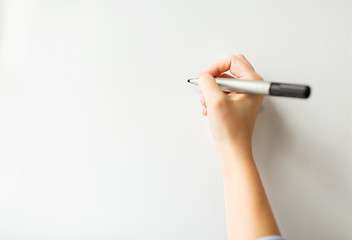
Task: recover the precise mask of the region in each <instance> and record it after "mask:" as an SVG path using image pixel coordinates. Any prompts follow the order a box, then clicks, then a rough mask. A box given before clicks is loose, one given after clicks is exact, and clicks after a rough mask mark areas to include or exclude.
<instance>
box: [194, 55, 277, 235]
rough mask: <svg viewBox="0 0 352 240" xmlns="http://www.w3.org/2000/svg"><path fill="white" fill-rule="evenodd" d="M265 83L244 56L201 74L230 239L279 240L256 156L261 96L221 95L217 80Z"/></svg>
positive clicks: (201, 85)
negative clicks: (275, 239) (254, 137)
mask: <svg viewBox="0 0 352 240" xmlns="http://www.w3.org/2000/svg"><path fill="white" fill-rule="evenodd" d="M228 70H229V71H230V72H231V73H232V74H233V75H234V76H235V77H236V78H238V79H251V80H263V78H262V77H261V76H260V75H259V74H258V73H256V72H255V70H254V68H253V67H252V65H251V64H250V63H249V62H248V60H247V59H246V58H245V57H244V56H243V55H241V54H240V55H231V56H228V57H226V58H223V59H220V60H218V61H216V62H215V63H214V64H213V65H212V66H210V67H209V68H208V69H207V70H206V71H204V72H202V73H201V74H200V75H199V80H198V88H199V91H200V92H201V93H202V94H203V98H202V99H201V101H200V102H201V104H202V106H203V111H202V114H203V115H204V116H208V121H209V126H210V130H211V133H212V136H213V140H214V145H215V148H216V151H217V153H218V156H219V160H220V163H221V167H222V172H223V180H224V191H225V208H226V224H227V233H228V239H229V240H235V239H236V240H237V239H238V240H246V239H256V238H259V237H263V236H269V235H278V236H279V235H280V231H279V228H278V226H277V223H276V221H275V218H274V215H273V212H272V210H271V207H270V204H269V201H268V199H267V196H266V194H265V191H264V187H263V184H262V182H261V179H260V176H259V173H258V170H257V167H256V165H255V162H254V159H253V155H252V133H253V128H254V124H255V121H256V118H257V115H258V112H259V109H260V106H261V104H262V102H263V96H259V95H251V94H243V93H236V92H231V93H228V92H223V91H222V90H221V89H220V88H219V86H218V85H217V84H216V82H215V79H214V77H231V76H230V75H227V74H225V73H224V72H227V71H228Z"/></svg>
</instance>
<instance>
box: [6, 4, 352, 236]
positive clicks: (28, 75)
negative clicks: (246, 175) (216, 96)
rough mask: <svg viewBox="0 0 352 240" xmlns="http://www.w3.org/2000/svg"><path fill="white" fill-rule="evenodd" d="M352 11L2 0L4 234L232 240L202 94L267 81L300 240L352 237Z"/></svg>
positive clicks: (273, 147)
mask: <svg viewBox="0 0 352 240" xmlns="http://www.w3.org/2000/svg"><path fill="white" fill-rule="evenodd" d="M351 7H352V6H351V3H350V2H349V1H347V0H346V1H185V0H179V1H157V0H151V1H143V0H139V1H133V0H132V1H123V0H120V1H112V0H111V1H108V0H102V1H101V0H100V1H98V0H96V1H94V0H90V1H88V0H86V1H83V0H82V1H79V0H73V1H72V0H70V1H69V0H61V1H54V0H51V1H44V0H37V1H34V0H32V1H26V0H6V1H5V0H3V1H0V51H1V52H0V79H1V80H0V98H1V99H0V112H1V115H0V116H1V117H0V146H1V147H0V239H36V240H39V239H178V240H179V239H192V240H193V239H202V240H205V239H209V240H210V239H226V229H225V209H224V199H223V186H222V176H221V170H220V166H219V163H218V160H217V156H216V153H215V150H214V148H213V145H212V139H211V135H210V131H209V130H208V125H207V120H206V118H205V117H203V116H202V115H201V105H200V103H199V100H200V98H201V96H200V95H199V93H198V91H197V89H196V88H195V87H194V86H190V85H188V84H187V83H186V79H187V78H189V77H195V76H197V75H198V73H199V72H201V71H203V70H205V69H206V68H207V67H208V66H209V65H210V64H212V63H213V62H214V61H215V60H217V59H219V58H222V57H225V56H227V55H229V54H236V53H242V54H244V55H245V56H246V57H247V59H248V60H249V61H250V62H251V63H252V64H253V66H254V68H255V69H256V71H258V72H259V73H260V74H261V75H262V76H263V77H264V79H266V80H270V81H279V82H288V83H303V84H309V85H310V86H311V87H312V95H311V98H310V99H309V100H306V101H305V100H299V99H284V98H274V97H272V98H266V99H265V102H264V105H263V107H262V109H261V111H260V113H259V116H258V120H257V124H256V127H255V133H254V139H253V142H254V155H255V159H256V162H257V165H258V168H259V170H260V173H261V177H262V179H263V181H264V185H265V187H266V191H267V194H268V197H269V199H270V201H271V204H272V207H273V210H274V213H275V215H276V217H277V220H278V223H279V225H280V228H281V231H282V233H283V235H284V236H285V237H286V238H287V239H352V230H351V229H352V205H351V202H352V187H351V183H352V177H351V176H352V174H351V170H352V151H351V146H352V129H351V123H352V113H351V112H352V108H351V102H352V94H350V91H351V90H350V89H351V87H352V83H351V79H352V72H351V69H352V48H351V44H352V18H351V16H352V15H351V13H352V8H351Z"/></svg>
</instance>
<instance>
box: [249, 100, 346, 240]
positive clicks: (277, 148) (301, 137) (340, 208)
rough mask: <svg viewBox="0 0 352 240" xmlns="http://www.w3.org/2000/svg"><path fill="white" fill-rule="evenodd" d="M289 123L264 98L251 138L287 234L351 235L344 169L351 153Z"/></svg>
mask: <svg viewBox="0 0 352 240" xmlns="http://www.w3.org/2000/svg"><path fill="white" fill-rule="evenodd" d="M286 122H287V120H286V121H285V119H284V118H283V116H282V114H281V115H280V113H279V112H278V110H277V108H276V107H275V104H274V103H273V102H272V101H270V99H266V100H265V102H264V104H263V107H262V109H261V111H260V113H259V116H258V119H257V123H256V127H255V131H254V136H253V142H254V157H255V159H256V163H257V166H258V169H259V171H260V174H261V177H262V179H263V182H264V185H265V188H266V190H267V194H268V197H269V199H270V201H271V204H272V205H273V209H274V211H275V214H276V215H277V218H278V222H279V225H280V227H281V229H282V232H283V234H284V235H285V236H286V237H288V238H292V239H307V237H312V238H313V239H337V238H339V239H351V237H352V232H351V230H350V226H349V225H350V221H351V217H352V216H351V212H352V207H351V204H350V203H351V202H352V199H351V196H352V193H351V186H349V185H350V182H349V181H348V179H350V178H349V177H348V176H349V174H348V169H346V167H343V166H344V165H346V162H348V159H347V158H348V156H343V155H342V154H341V153H339V152H336V151H337V150H334V149H331V147H329V139H328V138H327V139H326V141H318V142H317V137H316V136H310V135H309V133H307V132H304V131H296V129H292V126H290V125H289V123H286ZM324 140H325V139H324ZM334 151H335V152H334ZM317 158H318V159H317ZM335 163H340V164H337V165H335ZM341 168H344V169H341Z"/></svg>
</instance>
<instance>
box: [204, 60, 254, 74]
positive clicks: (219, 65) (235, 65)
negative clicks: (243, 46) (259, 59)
mask: <svg viewBox="0 0 352 240" xmlns="http://www.w3.org/2000/svg"><path fill="white" fill-rule="evenodd" d="M228 70H230V71H231V73H232V74H233V75H234V76H236V77H237V78H239V79H246V78H247V79H248V78H250V77H252V76H253V75H254V74H257V73H256V72H255V71H254V68H253V67H252V65H251V64H250V63H249V62H248V61H247V59H246V58H245V57H244V56H243V55H242V54H237V55H231V56H228V57H225V58H222V59H220V60H218V61H216V62H215V63H214V64H213V65H212V66H210V67H209V68H208V69H207V70H206V71H205V72H207V73H209V74H210V75H212V76H214V77H218V76H220V75H221V74H222V73H223V72H226V71H228Z"/></svg>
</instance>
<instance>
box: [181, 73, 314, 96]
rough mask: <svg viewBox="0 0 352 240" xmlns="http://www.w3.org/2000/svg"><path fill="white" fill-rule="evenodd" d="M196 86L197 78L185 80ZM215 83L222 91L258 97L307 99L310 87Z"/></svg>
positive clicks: (234, 81) (227, 80) (221, 80)
mask: <svg viewBox="0 0 352 240" xmlns="http://www.w3.org/2000/svg"><path fill="white" fill-rule="evenodd" d="M187 81H188V82H189V83H192V84H195V85H198V78H191V79H188V80H187ZM215 81H216V83H217V84H218V85H219V86H220V88H221V89H222V90H223V91H228V92H241V93H250V94H259V95H270V96H282V97H295V98H308V97H309V95H310V87H309V86H307V85H298V84H287V83H277V82H266V81H261V80H242V79H236V78H215Z"/></svg>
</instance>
